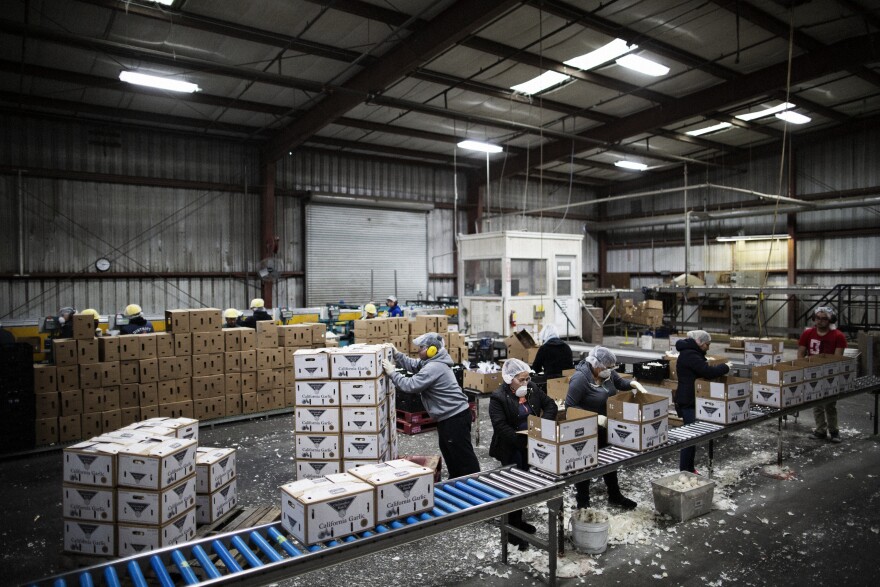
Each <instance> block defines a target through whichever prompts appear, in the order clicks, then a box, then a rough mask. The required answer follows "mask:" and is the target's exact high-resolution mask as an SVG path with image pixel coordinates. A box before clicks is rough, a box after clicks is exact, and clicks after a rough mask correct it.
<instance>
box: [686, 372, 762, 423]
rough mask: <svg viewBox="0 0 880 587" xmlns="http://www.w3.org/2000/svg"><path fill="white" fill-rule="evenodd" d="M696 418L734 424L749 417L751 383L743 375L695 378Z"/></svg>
mask: <svg viewBox="0 0 880 587" xmlns="http://www.w3.org/2000/svg"><path fill="white" fill-rule="evenodd" d="M694 390H695V392H696V400H697V401H696V406H697V420H703V421H706V422H712V423H714V424H721V425H722V426H723V425H726V424H735V423H737V422H744V421H746V420H748V419H749V409H750V408H751V397H752V384H751V381H749V380H748V379H745V378H744V377H732V376H724V377H719V378H717V379H697V380H696V382H695V383H694Z"/></svg>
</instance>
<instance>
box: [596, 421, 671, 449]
mask: <svg viewBox="0 0 880 587" xmlns="http://www.w3.org/2000/svg"><path fill="white" fill-rule="evenodd" d="M668 433H669V416H663V417H662V418H657V419H656V420H650V421H648V422H625V421H622V420H612V419H611V418H609V419H608V444H611V445H613V446H619V447H621V448H628V449H630V450H635V451H643V450H648V449H651V448H656V447H658V446H660V445H661V444H663V443H665V442H666V441H667V440H668Z"/></svg>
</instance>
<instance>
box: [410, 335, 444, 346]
mask: <svg viewBox="0 0 880 587" xmlns="http://www.w3.org/2000/svg"><path fill="white" fill-rule="evenodd" d="M413 344H414V345H416V346H417V347H429V346H435V347H437V348H438V349H442V348H443V337H442V336H440V335H439V334H437V333H436V332H428V333H426V334H423V335H421V336H419V337H417V338H414V339H413Z"/></svg>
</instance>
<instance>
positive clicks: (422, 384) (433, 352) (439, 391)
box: [382, 332, 480, 479]
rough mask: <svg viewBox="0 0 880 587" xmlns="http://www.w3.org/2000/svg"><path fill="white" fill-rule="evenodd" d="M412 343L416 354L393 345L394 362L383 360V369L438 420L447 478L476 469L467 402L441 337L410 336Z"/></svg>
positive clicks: (439, 438)
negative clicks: (419, 395)
mask: <svg viewBox="0 0 880 587" xmlns="http://www.w3.org/2000/svg"><path fill="white" fill-rule="evenodd" d="M413 344H415V345H416V346H418V347H419V358H418V359H413V358H410V357H407V356H406V355H404V354H403V353H401V352H400V351H398V350H397V349H394V351H393V358H394V362H393V363H392V362H391V361H387V360H386V361H383V362H382V366H383V367H384V369H385V373H386V374H387V375H388V376H389V377H390V378H391V380H392V381H393V382H394V385H395V387H397V389H398V391H400V392H401V393H418V394H421V396H422V403H423V404H424V405H425V409H426V410H427V411H428V415H429V416H430V417H431V418H433V419H434V420H436V421H437V441H438V442H439V444H440V453H441V454H442V455H443V458H444V459H445V460H446V468H447V469H448V470H449V477H450V479H451V478H454V477H461V476H463V475H470V474H472V473H479V471H480V462H479V461H478V460H477V455H476V454H474V447H473V445H472V444H471V410H470V406H469V405H468V400H467V396H466V395H465V394H464V392H463V391H462V390H461V387H460V386H459V385H458V382H457V381H456V380H455V375H454V374H453V372H452V359H451V358H450V357H449V353H448V352H447V351H446V348H444V344H443V338H442V337H441V336H440V335H439V334H437V333H436V332H429V333H427V334H422V335H421V336H419V337H418V338H416V339H415V340H413ZM395 364H396V365H397V366H400V367H403V368H404V369H406V370H407V371H409V372H411V373H412V374H413V375H412V377H406V376H405V375H403V374H401V373H398V372H397V370H396V368H395Z"/></svg>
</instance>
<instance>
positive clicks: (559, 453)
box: [528, 436, 599, 475]
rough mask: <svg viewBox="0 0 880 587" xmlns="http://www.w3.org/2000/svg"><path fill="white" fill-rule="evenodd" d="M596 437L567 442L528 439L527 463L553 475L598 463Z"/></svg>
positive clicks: (578, 469)
mask: <svg viewBox="0 0 880 587" xmlns="http://www.w3.org/2000/svg"><path fill="white" fill-rule="evenodd" d="M598 450H599V444H598V437H597V436H586V437H581V438H578V439H576V440H572V441H569V442H561V443H556V442H547V441H544V440H540V439H538V438H533V437H531V436H530V437H529V439H528V459H529V465H530V466H532V467H535V468H536V469H541V470H542V471H547V472H549V473H553V474H555V475H561V474H563V473H572V472H574V471H580V470H582V469H587V468H589V467H593V466H595V465H596V464H597V463H598Z"/></svg>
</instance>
